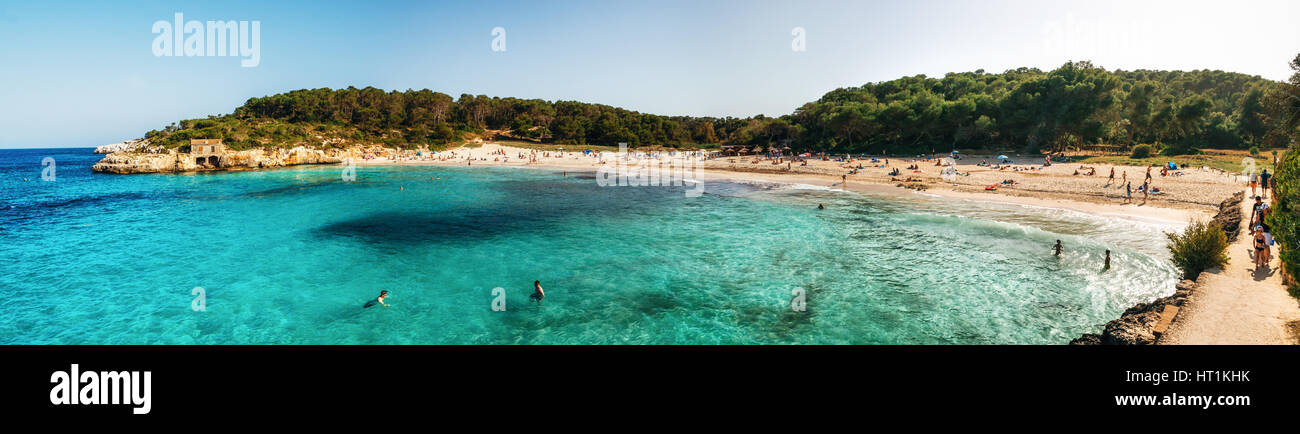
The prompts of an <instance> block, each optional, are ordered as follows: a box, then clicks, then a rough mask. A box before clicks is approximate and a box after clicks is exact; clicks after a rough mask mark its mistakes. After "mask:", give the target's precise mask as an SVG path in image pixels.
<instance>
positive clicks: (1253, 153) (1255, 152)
mask: <svg viewBox="0 0 1300 434" xmlns="http://www.w3.org/2000/svg"><path fill="white" fill-rule="evenodd" d="M1250 156H1252V157H1258V156H1259V147H1258V146H1251V147H1250Z"/></svg>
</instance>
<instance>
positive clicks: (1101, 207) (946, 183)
mask: <svg viewBox="0 0 1300 434" xmlns="http://www.w3.org/2000/svg"><path fill="white" fill-rule="evenodd" d="M503 153H504V155H502V154H503ZM534 153H535V154H534ZM533 155H536V157H535V161H533ZM521 156H523V157H522V158H521ZM613 156H614V154H613V153H606V154H605V156H604V157H598V156H592V155H584V154H583V153H581V152H571V151H565V152H563V153H561V152H558V151H540V150H533V149H526V148H520V147H514V146H508V145H501V144H495V143H489V144H484V145H482V146H478V147H459V148H455V149H451V150H447V151H442V152H438V153H433V154H431V155H421V156H415V155H413V154H411V155H405V156H401V157H398V156H378V157H376V158H371V159H365V160H358V161H356V163H357V164H359V165H440V166H466V165H469V166H508V167H531V168H540V169H554V170H571V171H574V172H583V171H595V170H598V169H599V168H600V167H601V166H602V164H601V160H602V158H603V160H604V161H605V163H606V164H613V162H614V159H615V158H614V157H613ZM664 161H668V159H667V158H664ZM776 161H777V160H772V159H768V158H755V157H753V156H742V157H719V158H714V159H708V160H702V161H700V163H699V164H698V165H697V170H696V171H695V173H694V177H695V178H698V179H700V180H701V181H707V180H708V179H726V180H741V181H760V182H775V183H791V184H808V185H816V186H824V187H829V188H835V189H844V190H849V191H857V192H870V193H878V194H898V195H914V194H925V195H931V196H938V197H945V198H951V199H954V200H971V201H986V202H987V201H995V202H1002V203H1013V204H1021V205H1029V206H1040V207H1049V208H1060V209H1069V210H1072V211H1077V212H1084V213H1089V214H1094V215H1100V216H1108V217H1116V218H1126V219H1132V220H1139V221H1147V222H1154V223H1161V224H1171V223H1173V224H1185V223H1187V222H1189V221H1191V220H1196V219H1208V218H1210V217H1212V216H1213V214H1214V212H1215V211H1216V210H1217V205H1218V203H1219V202H1221V201H1222V200H1223V199H1224V198H1226V197H1228V196H1230V195H1231V194H1232V193H1234V192H1236V191H1239V190H1240V188H1241V185H1240V184H1238V181H1237V177H1236V176H1235V175H1233V174H1228V173H1223V172H1220V171H1216V170H1213V169H1208V168H1192V169H1186V170H1180V171H1178V172H1174V173H1179V174H1178V175H1174V174H1172V173H1171V174H1170V175H1169V176H1161V175H1160V168H1159V167H1156V168H1152V170H1151V173H1152V185H1153V186H1155V187H1156V188H1159V189H1160V194H1155V195H1151V196H1150V197H1149V198H1148V199H1147V202H1146V204H1143V203H1142V194H1141V193H1137V192H1134V194H1133V199H1132V201H1131V202H1130V203H1124V190H1123V187H1122V184H1121V181H1122V179H1123V177H1124V175H1125V174H1127V176H1128V178H1127V179H1128V180H1129V181H1130V182H1131V183H1132V184H1133V188H1134V189H1136V188H1137V187H1138V186H1140V185H1141V183H1142V180H1143V179H1144V177H1145V173H1146V168H1145V167H1137V166H1112V165H1089V166H1087V168H1092V169H1095V174H1094V175H1086V174H1083V173H1088V172H1089V170H1088V169H1087V168H1085V169H1084V170H1080V167H1081V166H1080V165H1079V164H1070V163H1057V164H1053V165H1051V166H1048V167H1043V161H1042V160H1041V159H1037V160H1030V159H1028V158H1013V161H1014V162H1015V163H1025V164H1010V165H1003V166H1000V167H998V168H995V167H993V166H991V165H990V166H985V165H981V164H980V163H981V162H996V160H995V159H991V158H990V157H988V156H967V157H963V158H962V159H960V160H956V163H957V164H956V170H957V173H958V174H957V175H951V174H950V175H948V176H944V175H943V173H942V172H943V170H944V168H943V167H942V166H939V165H937V163H938V161H936V160H934V159H929V160H927V159H924V158H919V159H918V158H889V159H887V161H888V164H886V159H878V161H872V159H854V160H852V162H837V161H823V160H817V159H808V160H807V165H801V164H800V163H789V162H788V160H787V161H786V162H783V163H780V164H776ZM1031 161H1032V163H1033V164H1029V163H1031ZM858 167H861V169H858V170H857V171H856V173H853V174H849V173H850V171H852V170H853V169H855V168H858ZM908 167H914V169H908ZM894 169H897V170H898V171H899V172H900V173H899V174H898V175H895V176H891V175H890V171H892V170H894ZM1112 169H1114V170H1115V181H1114V182H1110V181H1109V180H1108V179H1107V178H1108V175H1109V174H1110V171H1111V170H1112ZM1076 172H1079V173H1080V174H1078V175H1076V174H1075V173H1076ZM842 176H847V185H844V184H845V183H844V182H843V179H842V178H841V177H842ZM1007 180H1009V181H1014V182H1015V184H1014V185H1011V184H1002V182H1003V181H1007ZM1108 184H1109V185H1108ZM991 185H997V186H998V187H997V189H996V190H988V189H986V188H987V187H988V186H991ZM706 188H707V187H706Z"/></svg>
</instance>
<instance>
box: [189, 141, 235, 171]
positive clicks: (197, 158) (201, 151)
mask: <svg viewBox="0 0 1300 434" xmlns="http://www.w3.org/2000/svg"><path fill="white" fill-rule="evenodd" d="M225 152H226V145H223V144H221V139H190V156H191V157H194V164H197V165H200V166H211V167H220V166H221V154H222V153H225Z"/></svg>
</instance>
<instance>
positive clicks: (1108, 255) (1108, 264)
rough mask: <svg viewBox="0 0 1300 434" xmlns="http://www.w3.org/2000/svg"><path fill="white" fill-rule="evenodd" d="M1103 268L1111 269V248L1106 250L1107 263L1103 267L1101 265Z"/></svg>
mask: <svg viewBox="0 0 1300 434" xmlns="http://www.w3.org/2000/svg"><path fill="white" fill-rule="evenodd" d="M1101 269H1103V270H1109V269H1110V250H1109V249H1108V250H1106V265H1105V266H1103V267H1101Z"/></svg>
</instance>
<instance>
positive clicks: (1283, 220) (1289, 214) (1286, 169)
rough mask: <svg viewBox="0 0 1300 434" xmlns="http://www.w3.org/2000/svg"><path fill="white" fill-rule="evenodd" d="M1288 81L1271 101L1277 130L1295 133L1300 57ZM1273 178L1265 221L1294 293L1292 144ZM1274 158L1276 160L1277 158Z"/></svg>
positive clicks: (1296, 232) (1298, 197) (1298, 165)
mask: <svg viewBox="0 0 1300 434" xmlns="http://www.w3.org/2000/svg"><path fill="white" fill-rule="evenodd" d="M1291 70H1292V71H1293V72H1294V73H1293V74H1292V75H1291V78H1290V79H1288V80H1287V81H1286V82H1284V83H1281V84H1280V85H1278V87H1277V92H1276V93H1275V94H1274V97H1273V99H1272V101H1271V103H1272V104H1271V105H1272V106H1273V107H1275V110H1276V112H1277V113H1278V122H1277V123H1278V124H1279V128H1280V129H1283V130H1285V131H1289V132H1293V133H1294V132H1295V131H1296V128H1297V127H1300V55H1297V56H1296V57H1295V59H1294V60H1292V61H1291ZM1291 145H1292V146H1291V149H1288V150H1287V152H1285V153H1284V154H1283V155H1282V156H1281V158H1280V159H1279V160H1278V164H1277V167H1276V169H1275V170H1274V172H1275V173H1274V174H1273V184H1274V188H1273V198H1272V199H1273V205H1272V207H1271V210H1272V211H1271V212H1270V213H1269V214H1268V217H1267V218H1266V219H1265V223H1267V224H1268V225H1269V230H1270V231H1271V232H1270V233H1271V234H1272V235H1273V239H1274V240H1276V242H1277V244H1278V258H1279V260H1280V261H1281V262H1282V268H1283V270H1284V272H1285V274H1286V276H1285V278H1286V279H1285V280H1286V281H1288V282H1290V283H1291V285H1292V288H1293V291H1292V295H1296V296H1300V293H1297V292H1296V291H1295V288H1296V287H1295V282H1296V279H1295V277H1296V272H1297V271H1300V153H1297V152H1296V150H1295V149H1294V148H1295V143H1294V142H1292V143H1291ZM1274 158H1277V157H1276V156H1275V157H1274Z"/></svg>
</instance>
